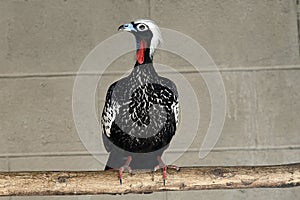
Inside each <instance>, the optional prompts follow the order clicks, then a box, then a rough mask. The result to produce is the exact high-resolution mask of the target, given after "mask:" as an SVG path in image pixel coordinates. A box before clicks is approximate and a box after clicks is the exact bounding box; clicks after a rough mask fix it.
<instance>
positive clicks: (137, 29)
mask: <svg viewBox="0 0 300 200" xmlns="http://www.w3.org/2000/svg"><path fill="white" fill-rule="evenodd" d="M118 30H119V31H120V30H122V31H128V32H130V33H132V34H133V35H134V36H135V38H136V47H137V54H136V56H137V61H138V63H139V64H143V63H144V62H145V61H146V60H147V59H150V60H151V61H152V58H153V54H154V52H155V50H156V48H157V47H158V46H159V45H160V44H161V43H162V36H161V32H160V29H159V28H158V26H157V25H156V24H155V22H154V21H152V20H148V19H139V20H136V21H132V22H130V23H127V24H123V25H121V26H120V27H119V29H118ZM147 54H148V55H147Z"/></svg>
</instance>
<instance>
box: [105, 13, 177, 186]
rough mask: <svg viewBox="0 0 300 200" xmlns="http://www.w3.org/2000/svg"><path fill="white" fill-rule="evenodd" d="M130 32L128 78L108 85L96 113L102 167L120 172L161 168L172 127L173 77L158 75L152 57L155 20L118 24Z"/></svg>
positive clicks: (156, 43) (174, 121) (174, 108)
mask: <svg viewBox="0 0 300 200" xmlns="http://www.w3.org/2000/svg"><path fill="white" fill-rule="evenodd" d="M118 31H125V32H129V33H131V34H133V36H134V37H135V41H136V62H135V64H134V67H133V69H132V70H131V72H130V73H129V74H128V76H126V77H123V78H121V79H120V80H117V81H115V82H114V83H112V84H111V85H110V86H109V88H108V90H107V93H106V97H105V103H104V107H103V111H102V117H101V124H102V130H103V131H102V139H103V143H104V147H105V149H106V151H107V152H108V153H109V157H108V160H107V163H106V167H105V170H110V169H116V170H119V180H120V184H121V185H122V183H123V182H122V174H123V172H125V171H127V172H129V173H132V170H133V169H152V170H153V171H156V170H158V169H162V170H163V182H164V185H165V183H166V178H167V177H166V174H167V173H166V170H167V168H174V169H176V170H179V167H177V166H175V165H168V166H167V165H166V164H165V163H164V162H163V160H162V158H161V157H162V154H163V152H164V151H165V150H166V149H167V148H168V146H169V144H170V142H171V140H172V138H173V136H174V135H175V132H176V130H177V129H178V121H179V120H178V117H179V98H178V90H177V87H176V85H175V83H174V82H173V81H171V80H170V79H168V78H166V77H163V76H160V75H158V73H157V72H156V70H155V68H154V66H153V56H154V53H155V51H156V49H157V48H158V47H159V45H161V43H162V34H161V31H160V29H159V27H158V26H157V24H156V23H155V22H154V21H152V20H150V19H138V20H135V21H132V22H129V23H125V24H123V25H121V26H120V27H119V28H118Z"/></svg>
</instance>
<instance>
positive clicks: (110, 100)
mask: <svg viewBox="0 0 300 200" xmlns="http://www.w3.org/2000/svg"><path fill="white" fill-rule="evenodd" d="M115 85H116V83H114V84H112V85H111V86H110V87H109V89H108V91H107V94H106V99H105V105H104V108H103V112H102V118H101V123H102V129H103V130H102V137H103V141H104V146H105V148H106V150H107V151H110V142H109V137H110V136H111V134H112V132H111V127H112V124H113V122H114V121H115V119H116V116H117V114H118V113H119V108H120V105H119V104H118V102H117V99H116V98H115V94H114V92H113V90H114V87H115Z"/></svg>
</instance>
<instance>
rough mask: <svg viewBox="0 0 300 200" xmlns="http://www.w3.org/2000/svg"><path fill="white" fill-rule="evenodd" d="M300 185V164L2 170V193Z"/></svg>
mask: <svg viewBox="0 0 300 200" xmlns="http://www.w3.org/2000/svg"><path fill="white" fill-rule="evenodd" d="M294 186H300V163H297V164H290V165H281V166H256V167H252V166H245V167H183V168H181V170H180V171H179V172H176V171H175V170H171V169H170V170H168V176H167V182H166V186H163V180H162V172H161V171H159V172H155V173H152V172H149V171H133V175H132V176H130V175H129V174H128V173H124V175H123V185H120V183H119V180H118V172H117V171H100V172H2V173H0V196H11V195H23V196H28V195H66V194H68V195H78V194H88V195H92V194H120V193H123V194H126V193H151V192H156V191H165V190H177V191H178V190H204V189H237V188H260V187H271V188H280V187H294Z"/></svg>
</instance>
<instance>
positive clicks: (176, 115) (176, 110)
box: [161, 77, 180, 129]
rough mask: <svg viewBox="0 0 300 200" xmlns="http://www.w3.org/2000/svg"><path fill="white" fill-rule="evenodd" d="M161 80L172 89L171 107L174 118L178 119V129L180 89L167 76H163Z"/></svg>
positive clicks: (177, 120)
mask: <svg viewBox="0 0 300 200" xmlns="http://www.w3.org/2000/svg"><path fill="white" fill-rule="evenodd" d="M161 80H163V81H162V82H163V85H165V86H166V87H167V88H169V89H170V90H171V91H172V97H173V98H172V104H171V108H172V111H173V114H174V119H175V121H176V129H177V128H178V122H179V111H180V106H179V100H178V91H177V87H176V85H175V83H173V82H172V81H171V80H170V79H167V78H165V77H161Z"/></svg>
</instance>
